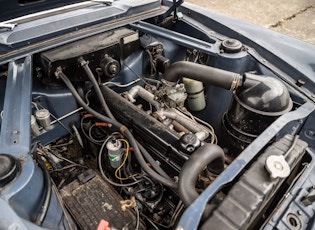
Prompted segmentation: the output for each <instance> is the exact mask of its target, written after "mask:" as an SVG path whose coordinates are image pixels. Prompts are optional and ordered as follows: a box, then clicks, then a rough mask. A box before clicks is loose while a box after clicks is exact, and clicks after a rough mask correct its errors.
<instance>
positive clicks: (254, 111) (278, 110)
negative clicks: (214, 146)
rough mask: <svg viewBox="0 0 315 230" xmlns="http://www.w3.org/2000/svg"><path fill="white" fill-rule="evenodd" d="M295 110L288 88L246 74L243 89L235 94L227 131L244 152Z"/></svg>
mask: <svg viewBox="0 0 315 230" xmlns="http://www.w3.org/2000/svg"><path fill="white" fill-rule="evenodd" d="M291 109H292V100H291V98H290V94H289V92H288V90H287V88H286V87H285V86H284V84H283V83H281V82H280V81H279V80H277V79H275V78H272V77H267V76H258V75H254V74H245V81H244V84H243V86H242V87H241V88H239V89H238V90H237V91H236V92H234V97H233V100H232V103H231V105H230V108H229V110H228V111H227V112H226V114H225V115H224V118H223V127H224V129H225V131H226V132H227V133H228V135H229V136H230V138H231V139H232V140H231V141H232V143H233V145H234V146H235V147H237V148H240V149H243V148H245V147H246V146H247V145H248V144H250V143H251V142H252V141H253V140H254V139H255V138H256V137H257V136H258V135H259V134H260V133H262V132H263V131H264V130H265V129H266V128H267V127H268V126H269V125H270V124H271V123H272V122H273V121H275V120H276V119H277V118H278V117H279V116H281V115H282V114H285V113H287V112H288V111H290V110H291Z"/></svg>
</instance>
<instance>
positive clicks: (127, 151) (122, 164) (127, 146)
mask: <svg viewBox="0 0 315 230" xmlns="http://www.w3.org/2000/svg"><path fill="white" fill-rule="evenodd" d="M118 140H119V141H123V142H125V144H126V153H125V158H124V160H123V162H122V163H121V164H120V165H119V166H118V168H117V169H116V170H115V177H116V178H117V179H119V180H128V179H130V178H128V177H126V178H121V177H120V176H118V175H117V174H118V172H119V170H120V169H121V168H122V167H123V166H124V164H125V163H126V160H127V158H128V154H129V149H130V147H129V143H128V141H126V140H125V139H118ZM137 175H138V174H134V175H132V176H137Z"/></svg>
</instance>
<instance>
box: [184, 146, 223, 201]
mask: <svg viewBox="0 0 315 230" xmlns="http://www.w3.org/2000/svg"><path fill="white" fill-rule="evenodd" d="M213 161H217V162H218V164H222V165H221V167H220V168H221V169H222V170H223V169H224V152H223V150H222V149H221V148H220V147H219V146H218V145H215V144H205V145H203V146H201V147H199V148H198V149H197V150H196V151H195V152H194V153H193V154H192V155H191V156H190V157H189V159H188V160H187V161H186V162H185V164H184V166H183V167H182V170H181V172H180V174H179V185H178V186H179V187H178V189H179V197H180V199H181V200H182V201H183V203H184V204H185V205H186V206H189V205H190V204H192V203H193V202H194V200H195V199H196V198H197V197H198V196H199V194H198V192H197V191H196V189H195V185H196V181H197V179H198V175H199V174H200V172H201V171H202V170H203V169H204V168H205V167H206V166H207V165H209V164H210V163H211V162H213Z"/></svg>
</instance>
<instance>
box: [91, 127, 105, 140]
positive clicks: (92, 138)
mask: <svg viewBox="0 0 315 230" xmlns="http://www.w3.org/2000/svg"><path fill="white" fill-rule="evenodd" d="M94 127H97V126H96V124H93V125H91V127H90V128H89V137H90V138H91V140H93V141H94V142H96V143H103V142H104V141H105V139H104V140H96V139H95V138H94V137H93V136H92V129H93V128H94Z"/></svg>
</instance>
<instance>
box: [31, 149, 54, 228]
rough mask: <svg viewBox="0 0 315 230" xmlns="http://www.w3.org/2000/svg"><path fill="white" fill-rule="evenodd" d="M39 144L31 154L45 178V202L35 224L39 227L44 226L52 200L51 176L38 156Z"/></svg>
mask: <svg viewBox="0 0 315 230" xmlns="http://www.w3.org/2000/svg"><path fill="white" fill-rule="evenodd" d="M36 146H37V143H35V144H34V146H33V148H32V150H31V153H32V154H33V157H34V158H35V159H36V161H37V163H38V165H39V167H40V168H41V170H42V171H43V176H44V189H45V198H44V202H43V204H42V206H41V209H40V211H39V213H38V214H37V216H36V219H35V224H36V225H38V226H42V224H43V222H44V219H45V217H46V215H47V212H48V208H49V203H50V198H51V189H52V188H51V178H50V175H49V173H48V171H47V169H46V167H45V164H44V163H43V161H42V159H41V158H40V157H39V156H38V155H37V153H36V151H35V149H36Z"/></svg>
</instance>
